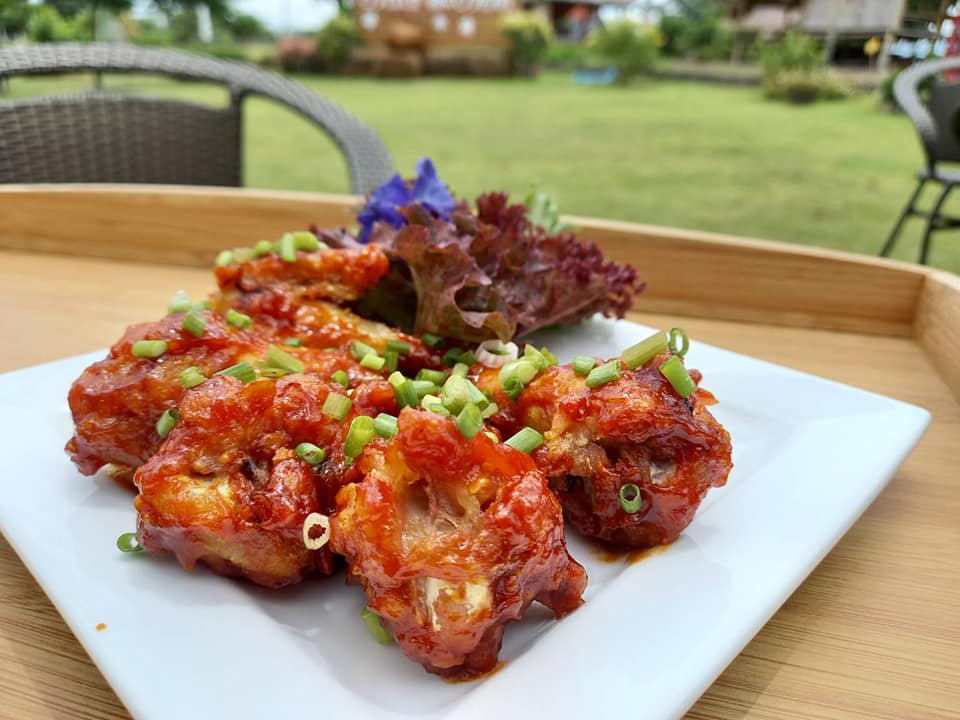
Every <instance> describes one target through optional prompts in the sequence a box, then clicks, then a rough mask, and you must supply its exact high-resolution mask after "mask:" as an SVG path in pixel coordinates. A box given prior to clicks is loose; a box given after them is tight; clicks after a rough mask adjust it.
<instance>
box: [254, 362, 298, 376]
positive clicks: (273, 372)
mask: <svg viewBox="0 0 960 720" xmlns="http://www.w3.org/2000/svg"><path fill="white" fill-rule="evenodd" d="M257 372H259V373H260V375H261V376H262V377H265V378H279V377H283V376H284V375H289V374H290V373H289V372H287V371H286V370H284V369H283V368H278V367H271V366H270V365H267V364H266V363H265V362H258V363H257Z"/></svg>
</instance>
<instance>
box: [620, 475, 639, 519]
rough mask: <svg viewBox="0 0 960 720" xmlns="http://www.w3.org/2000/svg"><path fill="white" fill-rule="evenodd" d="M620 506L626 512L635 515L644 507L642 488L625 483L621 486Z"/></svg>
mask: <svg viewBox="0 0 960 720" xmlns="http://www.w3.org/2000/svg"><path fill="white" fill-rule="evenodd" d="M620 506H621V507H622V508H623V511H624V512H627V513H630V514H631V515H633V514H634V513H635V512H637V511H639V510H640V508H642V507H643V497H642V496H641V495H640V488H639V487H637V486H636V485H634V484H633V483H624V484H623V485H621V486H620Z"/></svg>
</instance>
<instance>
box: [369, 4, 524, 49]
mask: <svg viewBox="0 0 960 720" xmlns="http://www.w3.org/2000/svg"><path fill="white" fill-rule="evenodd" d="M515 8H516V4H515V2H514V0H356V3H355V6H354V16H355V17H356V19H357V24H358V26H359V27H360V33H361V35H362V36H363V39H364V40H365V41H366V43H367V45H372V46H377V45H386V44H388V38H389V37H390V35H391V27H392V26H394V25H396V24H398V23H403V24H405V25H407V26H414V27H416V28H418V29H419V30H420V32H421V33H422V36H423V44H424V45H425V46H426V47H430V48H435V47H465V48H502V47H506V44H507V43H506V40H505V39H504V37H503V36H502V35H501V34H500V28H499V26H498V21H499V19H500V16H501V15H503V14H504V13H508V12H511V11H513V10H514V9H515Z"/></svg>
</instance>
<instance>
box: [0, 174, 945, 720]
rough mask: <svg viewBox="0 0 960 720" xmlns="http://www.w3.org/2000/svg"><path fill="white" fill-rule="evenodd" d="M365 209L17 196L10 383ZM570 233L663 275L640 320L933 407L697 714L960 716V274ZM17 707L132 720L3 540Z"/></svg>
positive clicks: (319, 199)
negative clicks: (253, 250)
mask: <svg viewBox="0 0 960 720" xmlns="http://www.w3.org/2000/svg"><path fill="white" fill-rule="evenodd" d="M358 202H359V201H358V199H357V198H353V197H347V196H330V195H315V194H305V193H279V192H255V191H246V190H220V189H198V188H181V187H146V186H138V187H129V186H72V187H62V186H7V187H4V188H2V189H0V218H2V220H0V297H2V299H3V301H4V304H5V307H6V308H7V312H6V314H5V316H4V325H3V327H4V328H6V330H7V333H6V336H7V337H6V341H7V342H6V343H5V347H4V350H3V351H2V353H0V371H5V370H11V369H14V368H17V367H23V366H26V365H30V364H34V363H37V362H43V361H47V360H53V359H56V358H60V357H66V356H69V355H74V354H76V353H80V352H84V351H89V350H94V349H96V348H100V347H105V346H107V345H109V344H111V343H112V342H113V341H114V340H115V339H116V338H117V337H118V336H119V334H120V332H121V330H122V328H123V327H125V326H126V325H127V324H129V323H132V322H136V321H141V320H143V319H146V318H151V317H155V316H157V315H158V308H163V307H164V306H165V304H166V301H167V299H168V298H169V296H170V294H171V292H172V290H175V289H177V288H184V289H186V290H187V291H188V292H190V293H191V294H202V293H206V292H209V291H210V289H212V287H213V280H212V278H211V276H210V273H209V266H210V264H211V262H212V258H213V257H214V255H215V253H216V252H217V251H218V250H220V249H222V248H224V247H227V246H234V245H244V244H250V243H251V242H252V241H255V240H258V239H261V238H275V237H277V236H278V235H279V234H280V233H281V232H283V231H286V230H289V229H292V228H303V227H306V226H307V225H309V224H310V223H316V224H317V225H320V226H329V225H340V224H349V223H350V222H352V213H353V210H354V208H355V207H356V206H357V204H358ZM569 219H570V220H571V221H573V222H575V223H576V224H577V225H579V226H580V227H581V228H582V231H581V237H582V238H583V239H585V240H592V241H595V242H597V243H599V244H600V245H601V246H602V247H603V249H604V250H605V251H606V252H607V253H608V254H609V255H610V256H611V257H613V258H616V259H617V260H620V261H626V262H630V263H633V264H634V265H635V266H636V267H637V268H638V269H639V271H640V273H641V275H642V276H643V277H644V278H645V279H646V280H647V281H648V283H649V286H648V290H647V292H646V293H644V294H643V295H642V296H641V298H640V300H639V301H638V303H637V306H636V308H635V311H634V312H632V313H631V317H632V318H633V319H636V320H638V321H640V322H645V323H648V324H651V325H659V326H667V325H671V324H682V325H683V326H684V327H686V328H687V330H688V331H689V332H690V334H691V335H692V336H693V337H695V338H696V339H698V340H702V341H704V342H709V343H713V344H716V345H720V346H724V347H728V348H730V349H732V350H735V351H737V352H741V353H745V354H748V355H752V356H755V357H759V358H763V359H766V360H770V361H772V362H777V363H780V364H783V365H788V366H791V367H794V368H797V369H800V370H804V371H807V372H812V373H815V374H818V375H822V376H824V377H829V378H832V379H836V380H839V381H841V382H847V383H850V384H853V385H857V386H860V387H863V388H866V389H869V390H873V391H876V392H880V393H883V394H886V395H890V396H893V397H896V398H899V399H901V400H905V401H907V402H912V403H915V404H918V405H922V406H924V407H926V408H927V409H929V410H930V411H931V412H932V414H933V422H932V423H931V426H930V429H929V430H928V432H927V434H926V436H925V437H924V439H923V440H922V441H921V443H920V444H919V445H918V446H917V449H916V450H915V451H914V453H913V454H912V455H911V456H910V458H909V459H908V460H907V462H906V463H905V464H904V465H903V467H902V468H901V470H900V471H899V472H898V474H897V476H896V478H895V479H894V480H893V481H892V482H891V484H890V485H889V487H888V488H887V489H886V490H885V491H884V493H883V494H882V495H881V496H880V498H879V499H878V500H877V501H876V502H875V503H874V505H873V506H872V507H871V508H870V509H869V510H868V511H867V513H866V514H865V515H864V516H863V518H861V520H860V521H859V522H858V523H857V524H856V525H855V526H854V527H853V529H852V530H851V531H850V532H849V533H848V534H847V535H846V537H845V538H844V539H843V540H842V541H841V542H840V544H838V545H837V547H836V548H835V549H834V550H833V552H832V553H831V554H830V555H829V556H828V557H827V558H826V559H825V560H824V561H823V563H822V564H821V565H820V566H819V568H818V569H817V570H816V571H815V572H814V573H813V574H812V575H811V576H810V578H809V579H808V580H807V581H806V582H805V583H804V584H803V585H802V586H801V588H800V589H799V590H797V592H796V593H795V594H794V595H793V596H792V597H791V598H790V600H788V601H787V603H786V604H785V605H784V606H783V607H782V608H781V609H780V611H779V612H778V613H777V615H776V616H774V618H773V619H772V620H771V621H770V622H769V623H768V625H767V626H766V627H765V628H764V629H763V631H762V632H761V633H760V634H759V635H758V636H757V637H756V638H755V639H754V640H753V641H752V642H751V643H750V645H748V646H747V648H746V649H745V650H744V652H743V653H742V654H741V655H740V656H739V657H738V658H737V659H736V660H735V661H734V662H733V663H732V664H731V665H730V666H729V667H728V668H727V670H726V671H725V672H724V673H723V675H722V676H721V677H720V678H719V679H718V680H717V682H716V683H715V684H714V685H713V687H712V688H711V689H710V690H709V691H708V692H707V693H706V694H705V695H704V696H703V698H701V700H700V701H699V703H698V704H697V705H696V706H695V707H694V708H693V709H692V710H691V711H690V714H689V717H691V718H770V717H776V718H847V717H851V718H853V717H886V718H911V719H913V718H948V717H949V718H954V717H956V716H957V713H958V711H960V612H958V611H957V609H956V608H957V607H958V606H960V582H958V581H957V578H958V577H960V559H958V555H960V553H958V552H957V548H958V547H960V520H958V517H960V482H958V480H960V404H958V398H960V278H958V277H957V276H954V275H951V274H949V273H944V272H939V271H934V270H929V269H927V268H921V267H917V266H914V265H908V264H904V263H897V262H893V261H885V260H876V259H872V258H866V257H860V256H855V255H849V254H844V253H837V252H831V251H826V250H816V249H810V248H802V247H796V246H790V245H779V244H774V243H768V242H760V241H753V240H745V239H741V238H734V237H723V236H718V235H711V234H707V233H698V232H689V231H681V230H673V229H665V228H658V227H650V226H643V225H635V224H630V223H619V222H618V223H615V222H607V221H602V220H594V219H588V218H569ZM9 481H17V482H29V479H28V478H23V479H15V480H14V479H9V478H8V482H9ZM37 501H38V502H42V501H43V499H42V498H38V499H37ZM145 651H147V652H148V651H149V650H148V649H146V650H145ZM162 681H163V679H162V678H158V682H162ZM171 692H176V688H171ZM0 697H2V698H3V700H4V702H3V703H2V704H0V718H17V719H18V720H22V719H26V718H48V717H49V718H54V717H56V718H63V717H77V718H81V717H82V718H107V717H127V713H126V711H125V710H124V708H123V707H122V705H120V703H119V701H118V700H117V699H116V696H115V695H114V694H113V692H112V691H111V690H110V688H109V686H107V684H106V683H105V681H104V680H103V678H102V676H101V675H100V673H99V672H98V671H97V670H96V668H95V667H94V666H93V665H92V664H91V663H90V661H89V659H88V658H87V656H86V653H85V652H84V651H83V649H82V648H81V647H80V646H79V644H78V643H77V642H76V640H75V639H74V638H73V636H72V634H71V633H70V631H69V630H68V629H67V627H66V626H65V625H64V623H63V621H62V620H61V618H60V616H59V614H58V613H57V612H56V610H55V609H54V608H53V607H52V606H51V605H50V603H49V601H48V600H47V599H46V597H45V596H44V595H43V593H42V591H41V590H40V589H39V587H38V586H37V585H36V583H35V582H34V581H33V579H32V577H31V576H30V574H29V573H28V572H27V571H26V569H25V568H24V567H23V565H22V564H21V563H20V561H19V560H18V558H17V557H16V555H15V554H14V553H13V551H12V550H11V549H10V547H9V546H8V545H6V543H4V542H2V541H0Z"/></svg>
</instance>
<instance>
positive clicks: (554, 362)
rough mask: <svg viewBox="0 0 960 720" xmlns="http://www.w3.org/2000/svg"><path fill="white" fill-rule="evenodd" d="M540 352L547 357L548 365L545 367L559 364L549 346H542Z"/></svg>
mask: <svg viewBox="0 0 960 720" xmlns="http://www.w3.org/2000/svg"><path fill="white" fill-rule="evenodd" d="M540 353H541V354H542V355H543V356H544V357H545V358H546V359H547V362H548V363H549V365H547V367H552V366H553V365H559V364H560V361H559V360H558V359H557V356H556V355H554V354H553V353H552V352H550V348H546V347H542V348H540Z"/></svg>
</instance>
